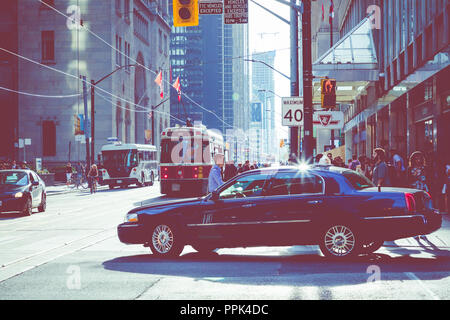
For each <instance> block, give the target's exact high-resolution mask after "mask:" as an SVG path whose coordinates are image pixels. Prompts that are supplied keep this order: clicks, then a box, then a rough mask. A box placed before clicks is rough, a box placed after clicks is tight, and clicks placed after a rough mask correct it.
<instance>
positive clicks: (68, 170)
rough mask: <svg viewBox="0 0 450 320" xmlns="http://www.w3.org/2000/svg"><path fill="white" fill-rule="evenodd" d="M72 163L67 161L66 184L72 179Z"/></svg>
mask: <svg viewBox="0 0 450 320" xmlns="http://www.w3.org/2000/svg"><path fill="white" fill-rule="evenodd" d="M72 172H73V170H72V164H71V163H70V162H69V163H67V165H66V185H67V186H69V184H70V183H71V181H72Z"/></svg>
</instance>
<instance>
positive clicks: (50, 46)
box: [41, 31, 55, 62]
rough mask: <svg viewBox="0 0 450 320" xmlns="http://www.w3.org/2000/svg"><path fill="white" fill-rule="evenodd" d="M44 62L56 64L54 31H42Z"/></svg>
mask: <svg viewBox="0 0 450 320" xmlns="http://www.w3.org/2000/svg"><path fill="white" fill-rule="evenodd" d="M41 42H42V61H43V62H54V61H55V32H54V31H42V32H41Z"/></svg>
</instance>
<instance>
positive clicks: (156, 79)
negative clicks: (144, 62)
mask: <svg viewBox="0 0 450 320" xmlns="http://www.w3.org/2000/svg"><path fill="white" fill-rule="evenodd" d="M155 83H156V84H157V85H158V86H159V89H160V90H161V93H160V94H159V95H160V97H161V99H162V98H164V91H163V87H162V84H163V83H162V71H160V72H159V73H158V75H157V76H156V78H155Z"/></svg>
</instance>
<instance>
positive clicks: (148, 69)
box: [37, 0, 236, 128]
mask: <svg viewBox="0 0 450 320" xmlns="http://www.w3.org/2000/svg"><path fill="white" fill-rule="evenodd" d="M37 1H39V2H40V3H41V4H43V5H45V6H47V7H48V8H50V9H51V10H53V11H55V12H57V13H59V14H60V15H62V16H64V17H66V18H67V19H69V20H71V21H73V22H78V21H76V19H74V18H73V17H70V16H68V15H66V14H65V13H63V12H61V11H59V10H58V9H56V8H55V7H53V6H51V5H50V4H48V3H46V2H45V1H43V0H37ZM80 26H81V27H82V28H83V29H85V30H86V31H87V32H88V33H90V34H91V35H92V36H94V37H95V38H97V39H98V40H100V41H101V42H103V43H104V44H106V45H107V46H108V47H110V48H111V49H113V50H114V51H116V52H118V53H119V54H120V55H122V56H124V57H127V58H128V59H129V60H130V61H132V62H133V63H135V64H136V65H138V66H140V67H142V68H144V69H146V70H147V71H150V72H151V73H153V74H154V75H157V74H158V72H156V71H153V70H151V69H150V68H148V67H147V66H145V65H143V64H141V63H139V62H138V61H136V60H135V59H133V58H132V57H130V56H128V55H126V54H124V53H123V52H122V51H120V50H119V49H117V48H115V47H114V46H112V45H111V44H110V43H108V41H106V40H104V39H103V38H102V37H100V36H99V35H97V34H96V33H95V32H93V31H92V30H90V29H89V28H87V27H86V26H84V25H83V24H80ZM163 82H165V83H167V84H169V86H171V85H172V84H171V83H170V82H169V81H167V80H164V79H163ZM181 95H183V96H184V97H186V98H187V99H188V100H189V101H191V102H192V103H193V104H194V105H196V106H198V107H199V108H200V109H202V110H204V111H206V112H208V113H210V114H212V115H214V116H215V117H216V118H217V119H218V120H219V121H221V122H222V123H223V124H225V125H226V126H229V127H232V128H236V127H235V126H233V125H230V124H229V123H227V122H225V121H224V120H223V119H222V118H220V117H219V116H218V115H217V114H216V113H215V112H213V111H211V110H208V109H206V108H205V107H203V106H202V105H200V104H199V103H198V102H196V101H195V100H193V99H192V98H191V97H189V96H188V95H187V94H185V93H184V92H181Z"/></svg>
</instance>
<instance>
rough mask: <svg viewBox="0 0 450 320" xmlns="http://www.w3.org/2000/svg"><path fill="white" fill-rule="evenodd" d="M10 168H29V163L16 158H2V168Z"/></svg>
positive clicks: (0, 168) (0, 167)
mask: <svg viewBox="0 0 450 320" xmlns="http://www.w3.org/2000/svg"><path fill="white" fill-rule="evenodd" d="M10 169H29V167H28V164H27V163H26V162H25V161H24V162H17V161H16V160H2V161H0V170H10Z"/></svg>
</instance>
